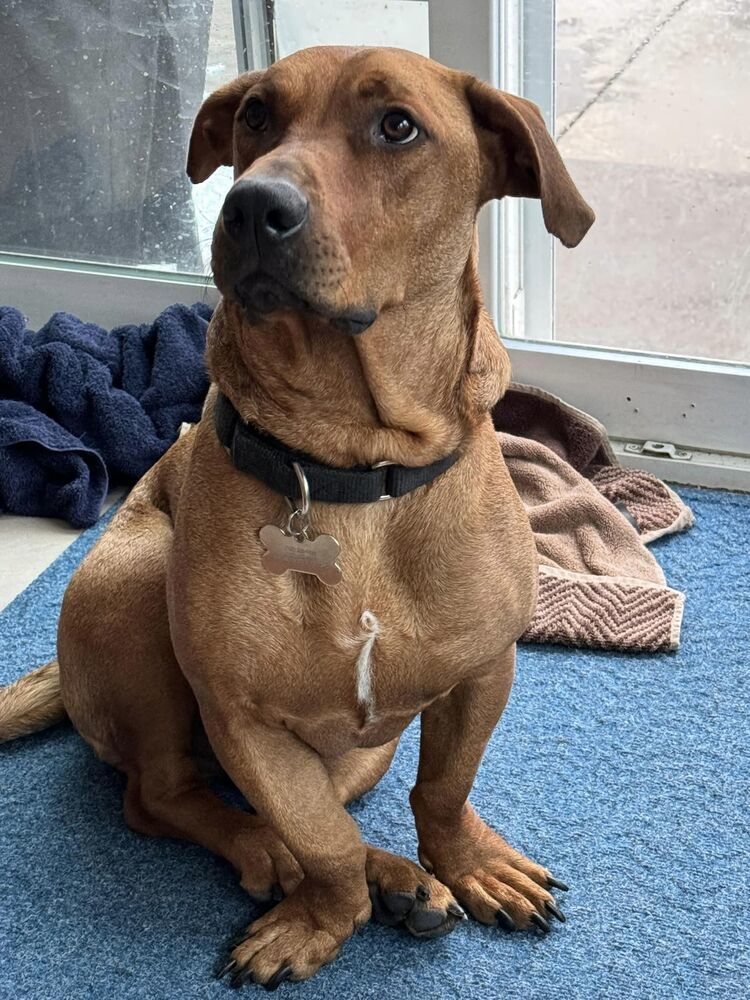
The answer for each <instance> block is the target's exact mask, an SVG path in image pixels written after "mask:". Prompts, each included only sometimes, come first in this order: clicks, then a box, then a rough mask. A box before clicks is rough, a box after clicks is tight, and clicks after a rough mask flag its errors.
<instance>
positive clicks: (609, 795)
mask: <svg viewBox="0 0 750 1000" xmlns="http://www.w3.org/2000/svg"><path fill="white" fill-rule="evenodd" d="M681 493H682V495H683V496H684V497H686V499H687V501H688V502H689V503H690V504H691V505H692V506H693V508H694V510H695V513H696V516H697V524H696V527H695V528H694V529H693V530H692V531H690V532H689V533H687V534H686V535H682V536H679V537H675V538H669V539H664V540H662V541H661V542H659V543H658V544H657V546H656V549H657V550H658V557H659V559H660V560H661V562H662V564H663V565H664V568H665V570H666V573H667V578H668V579H669V581H670V582H671V583H672V584H673V585H674V586H676V587H679V588H681V589H684V590H685V591H686V592H687V607H686V615H685V625H684V633H683V645H682V648H681V649H680V650H679V652H677V653H676V654H668V655H659V656H621V655H612V654H607V653H595V652H586V653H581V652H575V651H568V650H565V649H559V648H552V647H534V648H532V647H526V648H523V649H521V651H520V656H519V670H518V679H517V682H516V686H515V688H514V691H513V697H512V699H511V704H510V706H509V709H508V711H507V713H506V715H505V718H504V720H503V723H502V725H501V727H500V730H499V731H498V732H497V733H496V735H495V737H494V738H493V741H492V743H491V745H490V748H489V750H488V753H487V757H486V758H485V762H484V765H483V768H482V770H481V772H480V776H479V779H478V782H477V785H476V788H475V792H474V795H473V801H474V803H475V804H476V806H477V807H478V808H479V810H480V811H481V812H482V814H483V815H484V816H485V817H486V818H487V819H488V820H489V821H490V822H491V823H493V824H495V825H496V826H498V827H499V828H500V829H502V830H503V831H504V832H505V833H506V835H507V836H508V837H509V839H510V840H511V841H512V842H513V843H514V844H515V845H516V846H518V847H519V848H520V849H521V850H524V851H526V852H528V853H529V854H531V855H532V856H533V857H535V858H537V859H538V860H540V861H542V862H543V863H545V864H548V865H549V866H550V867H551V868H552V870H553V871H554V872H555V874H556V875H558V876H559V877H560V878H563V879H565V880H566V881H568V882H570V884H571V887H572V888H571V891H570V892H569V893H568V894H567V895H566V896H565V898H564V904H565V910H566V913H567V915H568V922H567V923H566V924H565V926H556V927H555V928H554V932H553V933H551V934H550V935H549V936H548V937H547V938H541V937H535V936H532V935H511V936H508V935H505V934H503V933H502V932H500V931H494V930H491V929H488V928H484V927H481V926H479V925H477V924H473V923H472V924H465V925H463V926H462V927H459V928H458V929H457V930H456V931H455V932H454V933H453V934H452V935H451V936H449V937H448V938H444V939H442V940H440V941H436V942H418V941H414V940H413V939H410V938H409V937H407V936H405V935H403V934H402V933H401V932H398V931H395V930H388V929H385V928H382V927H377V926H373V925H368V926H367V927H366V928H365V929H364V930H363V931H362V932H360V933H359V934H358V935H357V936H356V937H355V938H354V939H353V940H352V941H350V942H349V943H348V944H347V945H346V946H345V947H344V949H343V952H342V954H341V956H340V957H339V959H338V960H337V961H336V962H335V963H334V964H333V965H331V966H329V967H328V968H326V969H324V970H323V971H322V972H321V973H320V974H319V975H318V976H317V977H316V978H315V979H313V980H311V981H310V982H309V983H307V984H304V985H302V986H296V987H295V986H289V985H285V986H283V987H282V989H281V992H280V994H279V995H283V994H288V995H290V996H292V995H294V996H296V997H299V998H300V1000H323V998H329V997H331V996H336V997H343V998H349V997H351V998H355V997H356V998H358V1000H360V998H368V997H371V998H377V1000H389V998H394V1000H395V998H401V997H414V996H420V997H428V998H433V997H434V998H441V997H461V998H462V1000H467V998H468V1000H474V998H480V1000H484V998H487V1000H490V998H492V1000H495V998H501V997H502V998H507V1000H514V998H518V1000H520V998H524V1000H529V998H530V1000H543V998H547V997H549V998H552V997H555V998H558V1000H559V998H563V1000H567V998H570V1000H587V998H592V1000H594V998H596V1000H600V998H604V997H613V998H614V997H618V998H619V997H639V998H643V997H645V998H649V1000H651V998H663V997H668V998H678V997H679V998H682V997H686V998H687V997H690V998H692V997H695V998H699V997H700V998H704V997H711V998H724V997H727V998H728V997H740V996H747V991H748V984H750V935H749V933H748V926H749V924H750V919H749V918H748V906H749V905H750V884H749V879H748V870H749V868H750V829H749V823H748V806H749V805H750V787H749V778H750V750H748V743H749V742H750V740H749V737H750V726H749V724H748V723H749V718H750V708H749V707H748V690H747V687H748V686H747V677H748V672H749V670H750V668H749V667H748V660H749V659H750V641H749V640H748V627H749V625H750V578H749V576H748V558H749V556H748V553H750V497H749V496H740V495H737V494H730V493H721V492H708V491H701V490H690V489H685V490H681ZM98 530H101V526H100V525H99V526H97V527H95V528H94V529H91V531H89V532H88V533H87V534H86V535H84V536H82V538H81V539H80V540H79V541H77V542H76V543H75V544H74V545H73V546H71V548H70V549H69V550H68V551H67V552H65V553H64V554H63V555H62V556H61V557H60V559H58V560H57V562H56V563H55V564H54V565H53V566H52V567H50V569H48V570H47V571H46V572H45V573H44V574H43V575H42V576H41V577H40V578H39V579H38V580H36V581H35V582H34V583H33V584H32V585H31V586H30V587H29V588H28V590H26V591H25V592H24V593H23V594H21V595H20V596H19V597H18V598H17V600H16V601H14V602H13V604H12V605H10V607H9V608H7V609H6V610H5V612H4V613H3V614H2V615H0V679H4V680H9V679H10V678H12V677H15V676H17V675H18V674H20V673H22V672H23V671H24V670H26V669H27V667H28V666H29V665H31V664H33V663H40V662H42V661H44V660H45V659H47V658H49V657H50V656H51V654H52V653H53V649H54V635H55V619H56V613H57V609H58V606H59V603H60V599H61V597H62V592H63V589H64V586H65V583H66V581H67V579H68V577H69V576H70V573H71V571H72V570H73V568H74V566H75V565H76V563H77V562H78V561H79V560H80V559H81V557H82V556H83V554H84V552H85V550H86V549H87V547H88V546H89V545H90V543H91V541H92V540H93V538H94V537H95V535H96V533H97V531H98ZM415 760H416V732H415V731H414V727H412V729H411V730H410V731H409V732H408V733H407V734H406V736H405V738H404V740H403V743H402V747H401V749H400V751H399V755H398V757H397V760H396V763H395V765H394V767H393V768H392V769H391V771H390V773H389V774H388V776H387V777H386V779H385V780H384V781H383V783H382V784H381V785H380V786H379V787H378V788H377V789H376V790H375V791H374V792H373V793H371V794H370V795H369V796H367V797H366V798H365V799H364V800H363V801H362V802H360V803H357V804H356V805H355V806H354V808H353V812H354V814H355V815H356V817H357V819H358V820H359V822H360V823H361V825H362V828H363V831H364V833H365V835H366V836H367V837H368V839H371V840H373V841H374V842H375V843H377V844H380V845H382V846H384V847H388V848H390V849H392V850H397V851H401V852H404V853H407V854H411V855H412V856H414V850H415V843H414V833H413V827H412V823H411V818H410V813H409V811H408V806H407V792H408V789H409V788H410V786H411V783H412V779H413V775H414V772H415ZM0 791H1V793H2V799H1V801H2V814H1V819H0V909H1V914H0V996H2V997H9V998H10V997H13V998H31V997H33V998H65V1000H70V998H78V997H115V998H121V997H122V998H126V997H127V998H130V997H148V998H167V997H169V998H172V997H176V998H192V997H216V998H219V997H226V996H229V995H230V994H229V993H228V987H226V986H225V985H223V984H220V983H217V982H215V981H213V980H212V979H211V969H212V965H213V962H214V959H215V956H216V954H217V953H218V951H219V950H220V948H221V947H222V945H223V943H224V941H225V939H226V937H227V935H228V934H229V933H230V932H232V931H234V929H235V928H237V927H238V926H240V925H241V924H242V923H243V922H244V921H245V920H246V919H247V918H248V916H249V914H250V907H249V905H248V902H247V900H246V899H245V898H244V896H243V893H242V891H241V890H240V889H239V888H238V886H237V885H236V884H235V879H234V876H233V874H232V871H231V870H230V868H229V866H228V865H227V864H226V863H225V862H223V861H221V860H219V859H217V858H215V857H213V856H210V855H209V854H207V853H206V852H205V851H203V850H201V849H200V848H198V847H195V846H192V845H189V844H183V843H179V842H177V841H158V840H149V839H147V838H144V837H140V836H138V835H136V834H134V833H131V832H130V831H129V830H128V829H127V828H126V827H125V826H124V824H123V822H122V816H121V803H120V791H121V779H120V778H119V776H118V775H117V774H116V773H115V772H114V771H112V770H110V769H109V768H108V767H106V766H105V765H104V764H101V763H99V762H98V761H97V760H96V759H95V758H94V756H93V754H92V753H91V751H90V750H89V749H88V747H87V746H86V745H85V744H84V743H83V742H82V741H81V740H80V739H79V738H78V737H77V736H76V735H75V734H74V733H73V732H72V730H71V729H70V727H69V726H68V725H67V724H66V725H60V726H58V727H56V728H55V729H53V730H50V731H48V732H46V733H44V734H40V735H39V736H34V737H29V738H27V739H24V740H20V741H17V742H16V743H14V744H10V745H8V746H6V747H4V748H2V749H1V750H0ZM245 989H246V991H248V992H249V993H250V995H253V991H254V990H255V995H264V994H259V991H258V990H257V988H255V987H246V988H245Z"/></svg>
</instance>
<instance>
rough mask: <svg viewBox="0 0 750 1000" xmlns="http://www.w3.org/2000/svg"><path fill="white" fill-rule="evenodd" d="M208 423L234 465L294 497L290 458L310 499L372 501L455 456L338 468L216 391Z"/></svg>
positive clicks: (407, 487) (404, 489)
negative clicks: (261, 425) (245, 415)
mask: <svg viewBox="0 0 750 1000" xmlns="http://www.w3.org/2000/svg"><path fill="white" fill-rule="evenodd" d="M214 426H215V428H216V436H217V437H218V439H219V441H220V442H221V443H222V444H223V445H224V447H225V448H226V449H227V451H228V452H229V455H230V457H231V459H232V463H233V465H234V467H235V468H236V469H239V471H240V472H246V473H249V474H250V475H251V476H255V477H256V479H260V480H261V482H263V483H265V484H266V486H270V487H271V489H272V490H275V491H276V492H277V493H281V494H282V496H285V497H290V498H294V497H297V496H298V495H299V483H298V482H297V477H296V475H295V473H294V469H293V468H292V462H298V463H299V464H300V466H301V467H302V469H303V471H304V473H305V476H306V477H307V482H308V485H309V487H310V498H311V499H312V500H313V502H316V501H320V500H322V501H324V502H326V503H373V502H374V501H375V500H381V499H383V498H384V497H401V496H404V494H405V493H411V491H412V490H416V489H418V488H419V487H420V486H424V485H425V484H426V483H431V482H432V480H433V479H437V477H438V476H439V475H441V473H443V472H445V471H446V470H447V469H449V468H450V467H451V466H452V465H453V463H454V462H455V461H456V460H457V458H458V452H457V451H454V452H453V454H452V455H446V457H445V458H441V459H439V460H438V461H437V462H433V463H432V464H431V465H421V466H418V467H417V468H412V467H410V466H407V465H383V466H380V468H375V469H373V468H371V467H370V466H367V465H355V466H352V467H350V468H347V469H340V468H336V467H335V466H332V465H323V464H322V463H321V462H318V461H317V460H316V459H314V458H313V457H312V456H311V455H306V454H305V453H304V452H302V451H295V450H294V449H293V448H290V447H288V445H285V444H284V443H283V442H281V441H278V440H277V439H276V438H274V437H271V435H270V434H266V433H265V432H264V431H261V430H259V429H258V428H257V427H254V426H253V425H252V424H247V423H245V422H244V421H243V420H242V418H241V417H240V415H239V413H238V412H237V411H236V410H235V408H234V406H233V405H232V403H231V402H230V401H229V399H227V397H226V396H225V395H224V394H223V393H219V395H218V397H217V400H216V409H215V412H214Z"/></svg>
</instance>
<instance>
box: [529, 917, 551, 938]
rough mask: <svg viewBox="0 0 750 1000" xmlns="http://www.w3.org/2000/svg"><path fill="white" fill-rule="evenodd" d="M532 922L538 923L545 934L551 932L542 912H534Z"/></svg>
mask: <svg viewBox="0 0 750 1000" xmlns="http://www.w3.org/2000/svg"><path fill="white" fill-rule="evenodd" d="M531 922H532V924H536V926H537V927H538V928H539V930H540V931H541V932H542V933H543V934H549V924H548V923H547V921H546V920H545V919H544V917H543V916H542V915H541V913H536V912H534V913H532V914H531Z"/></svg>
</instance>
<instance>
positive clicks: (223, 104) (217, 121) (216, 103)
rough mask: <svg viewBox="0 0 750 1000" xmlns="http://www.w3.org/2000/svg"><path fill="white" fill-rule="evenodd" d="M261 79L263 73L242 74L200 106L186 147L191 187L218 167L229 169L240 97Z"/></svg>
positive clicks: (231, 160) (203, 179)
mask: <svg viewBox="0 0 750 1000" xmlns="http://www.w3.org/2000/svg"><path fill="white" fill-rule="evenodd" d="M262 76H263V72H262V71H259V72H255V73H243V74H242V76H238V77H237V79H236V80H232V81H231V83H227V84H225V85H224V86H223V87H220V88H219V89H218V90H216V91H214V93H213V94H211V95H210V96H209V97H207V98H206V99H205V101H204V102H203V104H201V106H200V108H199V109H198V114H197V115H196V118H195V122H194V123H193V131H192V133H191V135H190V146H189V148H188V158H187V175H188V177H189V178H190V180H191V181H192V182H193V184H200V182H201V181H205V180H206V179H207V178H208V177H210V176H211V174H212V173H213V172H214V170H216V169H217V168H218V167H221V166H226V167H231V166H232V162H233V159H234V157H233V149H232V133H233V130H234V116H235V115H236V114H237V109H238V108H239V106H240V103H241V102H242V98H243V97H244V96H245V94H246V93H247V92H248V90H249V89H250V88H251V87H254V86H255V84H256V83H257V82H258V81H259V80H260V78H261V77H262Z"/></svg>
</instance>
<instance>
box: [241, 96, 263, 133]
mask: <svg viewBox="0 0 750 1000" xmlns="http://www.w3.org/2000/svg"><path fill="white" fill-rule="evenodd" d="M245 124H246V125H247V127H248V128H249V129H252V130H253V132H262V131H263V129H264V128H265V127H266V126H267V125H268V108H267V106H266V104H265V103H264V102H263V101H261V99H260V98H259V97H253V98H251V100H249V101H248V102H247V107H246V108H245Z"/></svg>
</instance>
